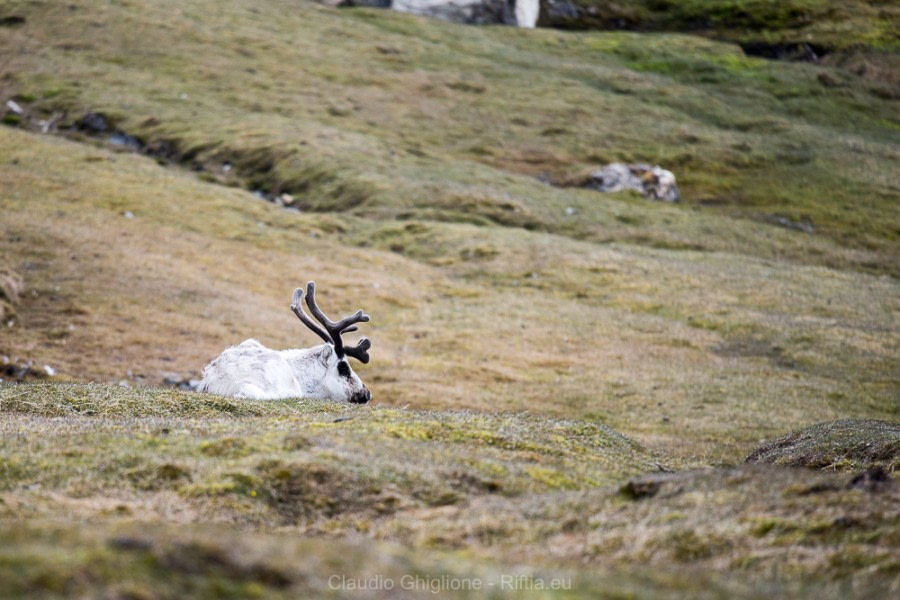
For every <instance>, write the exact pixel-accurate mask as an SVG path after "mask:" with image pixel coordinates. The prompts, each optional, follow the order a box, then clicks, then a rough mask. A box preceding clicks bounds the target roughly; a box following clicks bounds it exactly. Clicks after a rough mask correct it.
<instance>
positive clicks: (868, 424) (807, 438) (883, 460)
mask: <svg viewBox="0 0 900 600" xmlns="http://www.w3.org/2000/svg"><path fill="white" fill-rule="evenodd" d="M746 462H767V463H774V464H777V465H785V466H791V467H807V468H810V469H823V470H835V471H859V470H864V469H873V468H877V467H881V468H883V469H884V470H886V471H888V472H889V473H893V472H895V471H896V470H897V468H898V465H900V423H897V422H891V421H878V420H874V419H872V420H860V419H842V420H839V421H828V422H826V423H819V424H817V425H813V426H811V427H806V428H804V429H798V430H797V431H793V432H791V433H789V434H787V435H785V436H782V437H780V438H778V439H775V440H772V441H769V442H765V443H764V444H762V445H761V446H759V447H758V448H757V449H756V450H754V451H753V452H751V453H750V455H749V456H747V458H746Z"/></svg>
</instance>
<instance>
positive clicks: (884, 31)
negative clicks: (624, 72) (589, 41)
mask: <svg viewBox="0 0 900 600" xmlns="http://www.w3.org/2000/svg"><path fill="white" fill-rule="evenodd" d="M570 4H571V5H573V6H575V7H577V8H578V9H579V10H580V11H581V13H582V14H580V15H579V18H578V19H577V20H576V19H572V18H569V19H566V18H565V17H564V16H563V14H562V12H563V11H559V13H560V14H554V11H553V9H552V7H550V6H545V7H544V11H543V15H542V19H541V22H542V23H544V24H548V25H551V24H552V25H554V26H563V27H564V26H570V27H579V28H588V27H600V28H615V27H617V28H629V29H638V30H642V31H690V32H693V33H697V34H700V35H705V36H710V37H713V38H715V39H719V40H728V41H732V42H738V43H741V44H742V45H744V46H749V47H756V48H757V49H759V50H762V49H764V48H765V47H766V46H770V47H771V46H776V47H777V46H789V45H791V44H808V45H810V46H813V47H814V48H816V52H817V53H820V54H823V55H824V54H827V53H832V52H840V51H844V50H848V49H856V50H861V49H873V50H896V49H897V47H898V43H900V30H898V28H897V18H898V17H900V10H898V8H897V6H896V4H895V3H893V2H889V1H884V0H882V1H879V0H876V1H874V2H867V1H865V0H850V1H845V2H837V1H835V0H787V1H784V0H782V1H777V0H744V1H742V2H729V1H727V0H680V1H677V2H676V1H673V0H626V1H624V2H621V1H620V2H610V1H608V0H573V1H572V2H570Z"/></svg>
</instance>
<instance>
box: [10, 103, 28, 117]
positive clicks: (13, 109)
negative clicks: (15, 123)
mask: <svg viewBox="0 0 900 600" xmlns="http://www.w3.org/2000/svg"><path fill="white" fill-rule="evenodd" d="M6 108H7V109H8V110H9V111H10V112H14V113H16V114H17V115H21V114H23V113H24V112H25V110H24V109H23V108H22V107H21V106H19V105H18V103H16V102H15V101H14V100H7V101H6Z"/></svg>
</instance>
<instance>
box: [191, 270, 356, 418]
mask: <svg viewBox="0 0 900 600" xmlns="http://www.w3.org/2000/svg"><path fill="white" fill-rule="evenodd" d="M302 297H303V290H301V289H300V288H297V289H296V290H294V298H293V300H292V301H291V310H292V311H293V312H294V314H295V315H297V317H299V318H300V320H301V321H303V324H304V325H306V326H307V327H309V328H310V329H311V330H312V331H313V333H315V334H316V335H318V336H319V337H320V338H322V339H323V340H324V341H325V343H324V344H323V345H321V346H315V347H313V348H297V349H293V350H270V349H269V348H266V347H265V346H263V345H262V344H260V343H259V342H258V341H256V340H254V339H249V340H246V341H245V342H243V343H241V344H240V345H238V346H231V347H230V348H227V349H226V350H225V351H224V352H222V354H220V355H219V356H218V357H217V358H215V359H214V360H213V361H212V362H210V363H209V364H208V365H206V366H205V367H204V368H203V380H202V381H201V382H200V388H199V389H200V391H202V392H209V393H211V394H217V395H219V396H233V397H236V398H255V399H258V400H276V399H280V398H300V397H302V398H318V399H322V400H333V401H335V402H345V401H346V402H352V403H354V404H365V403H366V402H368V401H369V400H370V399H371V398H372V394H371V393H369V390H368V389H366V386H365V385H363V382H362V381H361V380H360V378H359V377H358V376H357V375H356V373H354V372H353V369H351V368H350V365H349V364H348V363H347V357H348V356H349V357H352V358H355V359H356V360H358V361H360V362H362V363H367V362H369V352H368V350H369V348H371V347H372V342H371V341H369V339H368V338H362V339H361V340H360V341H359V342H358V343H357V344H356V345H355V346H344V342H343V340H342V339H341V335H343V334H345V333H350V332H351V331H356V330H357V329H358V328H357V327H356V325H355V324H356V323H365V322H367V321H368V320H369V315H367V314H365V313H364V312H363V311H361V310H359V311H356V314H353V315H351V316H349V317H346V318H344V319H341V320H340V321H337V322H335V321H332V320H331V319H329V318H328V317H327V316H325V313H323V312H322V311H321V309H319V306H318V305H317V304H316V284H315V282H313V281H310V282H309V283H307V284H306V305H307V306H308V307H309V310H310V312H311V313H312V314H313V316H314V317H315V318H316V319H317V320H318V321H319V323H316V322H315V321H313V320H312V319H311V318H310V317H309V315H307V314H306V312H304V310H303V307H302V306H301V304H300V299H301V298H302ZM320 324H321V325H320Z"/></svg>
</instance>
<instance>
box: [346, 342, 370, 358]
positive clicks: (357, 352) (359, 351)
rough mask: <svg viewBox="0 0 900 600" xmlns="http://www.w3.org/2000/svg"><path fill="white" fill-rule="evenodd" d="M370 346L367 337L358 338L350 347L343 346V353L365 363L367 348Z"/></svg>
mask: <svg viewBox="0 0 900 600" xmlns="http://www.w3.org/2000/svg"><path fill="white" fill-rule="evenodd" d="M371 347H372V342H371V341H370V340H369V338H363V339H361V340H359V342H358V343H357V344H356V345H355V346H351V347H350V348H345V349H344V353H345V354H346V355H347V356H352V357H353V358H355V359H356V360H358V361H359V362H361V363H363V364H366V363H367V362H369V352H368V350H369V348H371Z"/></svg>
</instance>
